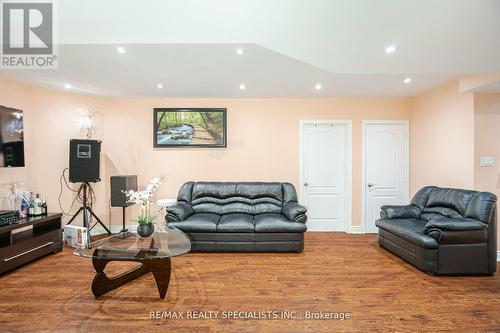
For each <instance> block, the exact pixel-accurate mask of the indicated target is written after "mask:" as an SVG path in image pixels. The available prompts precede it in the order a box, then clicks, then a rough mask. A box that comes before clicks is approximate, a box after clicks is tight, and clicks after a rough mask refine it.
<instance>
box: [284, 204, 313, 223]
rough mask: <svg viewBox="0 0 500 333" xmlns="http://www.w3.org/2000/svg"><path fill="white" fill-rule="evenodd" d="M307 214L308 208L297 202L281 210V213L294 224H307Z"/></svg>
mask: <svg viewBox="0 0 500 333" xmlns="http://www.w3.org/2000/svg"><path fill="white" fill-rule="evenodd" d="M306 212H307V208H306V207H304V206H302V205H299V204H298V203H296V202H289V203H287V204H286V205H285V206H284V207H283V208H282V209H281V213H282V214H283V215H285V217H286V218H287V219H289V220H290V221H292V222H302V223H306V221H307V215H306Z"/></svg>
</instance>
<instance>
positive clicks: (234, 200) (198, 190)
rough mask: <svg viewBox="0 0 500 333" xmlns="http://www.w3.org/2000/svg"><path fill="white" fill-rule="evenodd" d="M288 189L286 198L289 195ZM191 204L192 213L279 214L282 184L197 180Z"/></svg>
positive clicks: (281, 202) (281, 204)
mask: <svg viewBox="0 0 500 333" xmlns="http://www.w3.org/2000/svg"><path fill="white" fill-rule="evenodd" d="M288 192H289V191H288ZM288 192H287V199H290V198H293V196H292V195H291V194H290V193H288ZM191 205H192V207H193V209H194V212H195V213H215V214H219V215H225V214H233V213H243V214H250V215H257V214H262V213H280V212H281V208H282V207H283V185H282V184H281V183H258V182H256V183H223V182H197V183H195V184H194V185H193V188H192V196H191Z"/></svg>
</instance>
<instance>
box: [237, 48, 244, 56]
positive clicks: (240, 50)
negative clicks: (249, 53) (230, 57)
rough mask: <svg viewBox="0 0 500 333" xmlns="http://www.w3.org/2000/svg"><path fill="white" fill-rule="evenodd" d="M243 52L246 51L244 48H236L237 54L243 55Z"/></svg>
mask: <svg viewBox="0 0 500 333" xmlns="http://www.w3.org/2000/svg"><path fill="white" fill-rule="evenodd" d="M243 53H245V51H244V50H243V49H236V54H237V55H242V54H243Z"/></svg>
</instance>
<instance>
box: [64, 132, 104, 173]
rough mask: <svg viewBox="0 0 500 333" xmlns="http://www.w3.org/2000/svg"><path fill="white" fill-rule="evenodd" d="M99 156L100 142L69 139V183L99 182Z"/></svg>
mask: <svg viewBox="0 0 500 333" xmlns="http://www.w3.org/2000/svg"><path fill="white" fill-rule="evenodd" d="M100 155H101V141H99V140H79V139H71V140H70V141H69V181H70V182H72V183H95V182H100V181H101V178H100V176H99V162H100Z"/></svg>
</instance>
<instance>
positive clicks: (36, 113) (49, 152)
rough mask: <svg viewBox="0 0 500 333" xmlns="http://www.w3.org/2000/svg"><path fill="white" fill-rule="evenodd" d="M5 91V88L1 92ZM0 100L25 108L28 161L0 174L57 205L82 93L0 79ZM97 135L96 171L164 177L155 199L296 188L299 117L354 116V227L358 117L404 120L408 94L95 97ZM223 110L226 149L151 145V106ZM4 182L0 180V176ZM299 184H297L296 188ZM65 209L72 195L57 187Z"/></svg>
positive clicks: (102, 206) (102, 194)
mask: <svg viewBox="0 0 500 333" xmlns="http://www.w3.org/2000/svg"><path fill="white" fill-rule="evenodd" d="M6 90H7V91H6ZM0 99H1V101H2V103H0V104H5V105H7V106H11V107H18V108H21V109H23V110H24V111H25V118H26V120H25V122H26V126H25V127H26V155H27V167H26V168H24V169H16V170H5V169H4V170H1V171H0V172H1V173H0V176H1V177H2V180H3V179H8V178H9V177H13V175H15V174H21V173H22V174H23V176H24V177H25V179H26V181H27V183H29V184H30V186H31V187H32V188H33V189H34V190H35V191H40V192H42V193H43V194H44V195H45V196H46V197H47V200H48V204H49V206H50V207H51V208H52V210H55V209H57V194H58V193H59V177H60V174H61V171H62V170H63V168H65V167H67V165H68V140H69V139H70V138H72V137H78V136H80V137H81V135H79V133H78V130H77V128H76V125H75V124H76V119H77V118H78V116H79V111H78V109H79V108H81V107H83V106H86V105H87V103H88V101H87V98H86V97H82V96H78V95H73V94H67V93H61V92H53V91H48V90H44V89H38V88H37V89H35V88H31V87H29V86H24V85H20V84H17V83H15V82H12V81H10V80H8V79H5V78H0ZM92 105H93V109H94V110H96V111H97V113H98V119H97V135H96V137H97V138H99V139H101V140H102V141H103V144H102V151H103V157H104V158H103V161H104V162H103V168H102V171H101V177H102V178H103V179H108V177H109V176H111V175H114V174H129V173H137V174H138V176H139V182H140V184H144V183H146V182H147V181H148V180H149V179H150V178H152V177H153V176H157V175H163V176H165V177H166V181H165V183H164V185H162V187H161V188H160V190H159V191H158V196H159V197H175V196H176V194H177V191H178V189H179V187H180V185H181V184H182V183H183V182H185V181H187V180H226V181H242V180H248V181H252V180H261V181H288V182H291V183H293V184H295V186H298V178H299V120H301V119H352V120H353V131H352V132H353V184H352V185H353V186H352V188H353V205H352V206H353V211H352V216H353V225H359V224H360V215H361V214H360V202H361V121H362V120H365V119H409V118H410V103H409V100H408V99H378V98H367V99H363V98H358V99H185V100H183V99H107V98H94V99H93V101H92ZM179 106H183V107H187V106H189V107H226V108H228V148H227V149H199V148H198V149H186V148H185V149H153V147H152V133H153V128H152V126H153V124H152V109H153V108H154V107H179ZM0 182H3V181H0ZM106 185H107V182H106V183H104V182H101V183H99V184H98V185H97V186H96V187H95V188H96V191H97V194H98V198H99V203H98V204H97V205H96V211H97V213H98V215H99V216H100V217H101V218H103V219H104V220H106V221H109V220H110V219H111V221H112V223H113V224H118V223H120V219H121V211H120V210H119V209H116V208H112V209H110V208H108V202H109V193H108V190H107V186H106ZM297 188H298V187H297ZM62 201H63V206H64V207H66V208H67V207H68V206H69V204H70V202H71V193H69V192H68V191H66V192H64V195H63V200H62Z"/></svg>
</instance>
